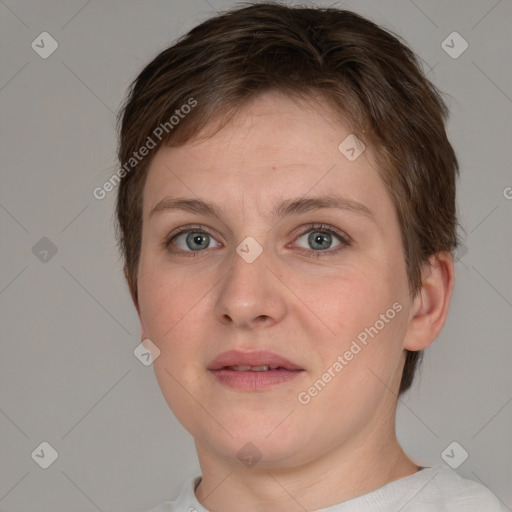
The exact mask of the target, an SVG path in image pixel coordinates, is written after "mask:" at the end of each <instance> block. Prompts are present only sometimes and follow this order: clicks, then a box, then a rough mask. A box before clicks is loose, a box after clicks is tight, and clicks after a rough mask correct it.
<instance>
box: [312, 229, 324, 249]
mask: <svg viewBox="0 0 512 512" xmlns="http://www.w3.org/2000/svg"><path fill="white" fill-rule="evenodd" d="M328 236H329V234H328V233H318V232H317V234H316V236H315V235H314V233H312V234H311V235H310V242H311V244H312V245H314V244H318V245H319V246H320V248H321V249H326V248H327V246H328V245H329V242H328ZM322 241H323V242H326V243H322Z"/></svg>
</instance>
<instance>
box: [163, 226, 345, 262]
mask: <svg viewBox="0 0 512 512" xmlns="http://www.w3.org/2000/svg"><path fill="white" fill-rule="evenodd" d="M311 231H317V232H319V233H327V234H330V235H334V236H335V237H337V238H338V239H339V241H340V245H338V246H337V247H336V248H334V249H326V250H319V251H314V250H312V249H311V250H308V249H303V250H305V251H307V252H309V253H310V254H309V256H310V257H312V258H323V257H330V256H335V255H336V254H337V253H338V252H339V251H341V250H343V249H344V248H345V247H348V246H350V245H351V243H352V240H351V239H350V237H349V236H348V235H346V234H344V233H342V232H340V231H338V230H336V229H334V228H332V227H330V226H328V225H326V224H309V225H308V226H307V229H306V230H305V231H302V233H300V234H299V235H297V236H296V237H295V241H296V240H298V239H299V238H301V237H303V236H304V235H305V234H307V233H310V232H311ZM184 233H199V234H206V235H210V236H213V235H211V233H208V231H206V230H205V229H204V226H200V225H189V226H185V227H184V228H183V229H182V230H181V231H179V232H178V233H171V234H170V235H168V236H167V237H166V239H165V240H164V243H163V246H164V249H167V250H169V246H170V245H171V243H172V242H173V240H174V239H175V238H177V237H178V236H180V235H182V234H184ZM176 252H181V253H182V254H183V253H185V254H186V255H187V257H192V258H194V257H196V256H198V253H200V252H204V251H176Z"/></svg>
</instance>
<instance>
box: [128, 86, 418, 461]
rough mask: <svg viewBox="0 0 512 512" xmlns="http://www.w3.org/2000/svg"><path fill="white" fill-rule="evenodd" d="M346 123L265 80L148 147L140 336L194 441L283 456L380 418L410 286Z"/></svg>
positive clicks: (392, 381) (375, 430)
mask: <svg viewBox="0 0 512 512" xmlns="http://www.w3.org/2000/svg"><path fill="white" fill-rule="evenodd" d="M348 135H350V131H349V130H348V129H347V128H346V127H345V126H344V125H343V124H342V123H341V122H340V121H339V120H334V119H333V118H331V117H330V116H329V114H328V107H327V106H325V110H322V111H318V109H316V110H315V109H313V108H312V107H311V106H310V105H308V104H305V103H300V104H298V103H296V102H293V101H292V100H290V99H287V98H285V97H283V96H280V95H278V94H277V93H268V94H266V95H264V96H262V97H260V98H258V99H257V100H255V101H253V102H252V103H251V104H250V105H249V106H247V107H246V108H245V109H244V110H243V111H242V112H241V113H240V114H238V115H237V116H236V117H235V118H234V119H233V120H232V121H231V122H230V123H228V124H227V125H226V126H225V127H224V128H223V129H222V130H220V131H219V132H217V133H216V134H215V135H213V136H212V137H210V138H208V139H206V140H199V139H197V140H195V141H192V142H190V143H188V144H186V145H184V146H181V147H177V148H170V147H164V148H161V149H160V150H159V151H158V152H157V153H156V155H155V157H154V159H153V160H152V162H151V165H150V168H149V171H148V177H147V181H146V184H145V188H144V192H143V232H142V245H141V255H140V263H139V272H138V310H139V316H140V321H141V329H142V336H143V339H145V338H149V339H150V340H151V341H152V342H153V343H154V344H155V345H156V346H157V347H158V348H159V350H160V356H159V357H158V358H157V359H156V360H155V361H154V369H155V372H156V376H157V380H158V383H159V385H160V388H161V390H162V393H163V395H164V397H165V399H166V401H167V403H168V405H169V406H170V408H171V409H172V411H173V412H174V414H175V415H176V417H177V418H178V420H179V421H180V422H181V423H182V424H183V426H184V427H185V428H186V429H187V430H188V431H189V432H190V433H191V434H192V436H193V437H194V438H195V440H196V445H197V447H198V451H199V452H201V451H202V452H208V453H210V454H214V456H216V457H218V458H219V459H222V460H224V461H228V462H230V461H231V462H233V463H236V464H241V462H240V460H239V457H237V454H238V455H240V453H239V452H240V450H242V452H241V454H242V455H243V454H244V450H246V451H247V450H249V449H248V448H247V446H245V444H246V443H247V442H251V443H252V444H253V445H255V446H256V448H257V450H258V453H259V454H261V455H262V459H261V461H260V462H259V464H260V466H264V465H265V464H268V465H269V467H270V466H273V467H276V466H283V467H285V466H287V465H292V464H293V465H297V464H302V463H307V462H309V461H312V460H314V459H315V458H316V457H319V456H321V455H322V454H326V453H329V452H330V451H332V450H333V449H336V447H341V446H345V447H349V446H351V445H353V446H355V445H357V444H358V443H359V444H360V440H361V439H362V438H364V439H365V440H367V439H370V438H371V437H369V436H373V437H375V436H378V435H379V433H381V432H382V431H383V430H385V429H386V428H388V427H390V426H391V425H392V418H393V417H394V407H395V403H396V393H392V392H390V389H394V390H398V385H399V382H400V377H401V370H402V365H403V362H404V350H403V347H404V339H405V338H406V335H407V328H408V324H409V321H410V317H411V309H412V301H411V298H410V294H409V288H408V282H407V275H406V268H405V262H404V256H403V248H402V243H401V237H400V228H399V224H398V220H397V216H396V214H395V211H394V208H393V204H392V202H391V199H390V196H389V195H388V193H387V191H386V189H385V187H384V184H383V182H382V181H381V179H380V177H379V174H378V172H377V165H376V164H375V162H374V160H373V157H372V153H371V148H370V147H367V148H366V150H365V151H364V152H363V153H362V154H361V155H360V156H359V157H357V158H356V159H355V160H353V154H356V153H355V152H354V151H351V150H350V147H351V145H350V144H348V147H345V146H344V145H342V150H340V149H339V148H338V146H339V145H340V143H342V141H344V139H345V138H346V137H347V136H348ZM349 141H350V139H349ZM352 146H353V144H352ZM344 147H345V151H343V148H344ZM355 149H356V150H357V149H358V148H357V147H356V148H355ZM347 156H350V157H351V158H350V159H349V158H347ZM327 198H329V200H328V199H327ZM177 199H180V200H181V202H180V203H177V202H176V200H177ZM191 201H194V202H191ZM201 202H203V203H207V204H208V205H210V206H211V207H212V208H211V209H208V208H207V207H206V206H205V205H204V204H203V203H201ZM211 210H213V211H211ZM214 213H216V215H214ZM227 351H238V352H239V353H238V354H235V355H234V356H233V358H231V359H229V358H228V359H219V356H222V354H223V353H225V352H227ZM261 351H265V352H270V353H272V354H268V353H267V354H261ZM258 352H260V354H258ZM240 353H241V354H240ZM278 357H281V358H284V359H286V360H287V362H286V361H284V360H280V359H278ZM266 362H268V363H269V365H270V366H278V367H280V369H279V368H278V369H276V370H272V369H271V370H268V371H266V369H265V367H264V366H263V365H265V363H266ZM251 363H253V364H252V365H251ZM290 363H291V364H290ZM233 366H236V368H233ZM255 366H256V367H257V368H254V367H255ZM248 367H250V368H248ZM218 368H223V369H218ZM244 446H245V447H244Z"/></svg>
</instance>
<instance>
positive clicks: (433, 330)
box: [404, 252, 455, 351]
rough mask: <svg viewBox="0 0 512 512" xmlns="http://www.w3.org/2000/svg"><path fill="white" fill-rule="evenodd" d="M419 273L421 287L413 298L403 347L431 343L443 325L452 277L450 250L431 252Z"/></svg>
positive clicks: (452, 267) (452, 282) (420, 346)
mask: <svg viewBox="0 0 512 512" xmlns="http://www.w3.org/2000/svg"><path fill="white" fill-rule="evenodd" d="M422 274H423V279H422V287H421V290H420V291H419V292H418V293H417V295H416V297H415V298H414V300H413V307H412V318H411V320H410V321H409V326H408V328H407V333H406V335H405V343H404V348H405V349H407V350H411V351H416V350H423V349H424V348H427V347H428V346H429V345H431V344H432V343H433V342H434V340H435V339H436V338H437V336H438V335H439V333H440V332H441V329H442V328H443V326H444V323H445V321H446V316H447V315H448V309H449V307H450V300H451V297H452V292H453V285H454V281H455V271H454V266H453V257H452V255H451V253H449V252H440V253H437V254H435V255H434V256H432V257H431V258H430V259H429V262H428V263H426V264H425V266H424V268H423V272H422Z"/></svg>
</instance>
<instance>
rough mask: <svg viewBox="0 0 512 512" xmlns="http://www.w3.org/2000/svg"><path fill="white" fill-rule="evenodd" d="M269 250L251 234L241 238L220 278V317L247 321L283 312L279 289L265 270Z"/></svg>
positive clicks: (282, 300)
mask: <svg viewBox="0 0 512 512" xmlns="http://www.w3.org/2000/svg"><path fill="white" fill-rule="evenodd" d="M269 256H270V254H269V251H266V250H264V248H263V246H262V245H260V244H259V242H257V241H256V240H255V239H254V238H252V237H247V238H245V239H244V240H243V241H242V242H241V243H240V244H239V245H238V246H237V247H236V251H233V254H232V255H231V258H230V269H229V271H228V273H227V275H226V276H225V279H223V280H222V283H221V289H220V293H219V296H218V299H217V304H216V314H217V316H218V317H219V318H221V319H222V320H223V321H226V320H228V319H230V320H231V321H232V322H234V323H235V324H238V325H246V326H247V325H250V324H251V323H252V322H253V321H255V320H256V319H257V318H259V317H271V318H273V319H274V320H275V321H278V320H279V318H280V317H281V316H282V314H283V313H284V309H285V304H284V300H285V299H284V297H283V295H282V291H283V290H282V289H281V288H280V287H279V283H278V282H277V280H276V278H275V277H274V276H273V273H272V272H271V271H270V270H269V268H268V266H272V262H271V261H269Z"/></svg>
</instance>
